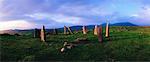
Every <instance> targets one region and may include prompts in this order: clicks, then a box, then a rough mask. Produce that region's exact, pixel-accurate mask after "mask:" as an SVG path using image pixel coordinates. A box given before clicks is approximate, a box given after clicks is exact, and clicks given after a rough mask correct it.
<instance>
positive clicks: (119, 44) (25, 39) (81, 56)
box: [0, 26, 150, 61]
mask: <svg viewBox="0 0 150 62" xmlns="http://www.w3.org/2000/svg"><path fill="white" fill-rule="evenodd" d="M27 34H28V35H22V36H0V40H1V41H0V47H1V49H0V50H1V54H0V56H1V61H150V27H115V26H114V27H110V40H109V41H108V39H106V38H104V42H103V43H99V42H98V39H97V36H95V35H93V30H90V31H89V32H88V34H86V35H83V34H82V32H78V33H75V34H73V35H63V34H62V33H59V35H47V45H46V44H45V43H43V42H41V41H40V39H39V38H33V36H32V34H31V33H27ZM104 34H105V28H103V36H104ZM77 38H87V39H88V40H90V44H85V45H80V46H77V47H75V48H73V49H71V50H68V51H66V52H65V53H61V52H60V49H61V48H62V47H63V43H64V41H67V42H73V40H75V39H77Z"/></svg>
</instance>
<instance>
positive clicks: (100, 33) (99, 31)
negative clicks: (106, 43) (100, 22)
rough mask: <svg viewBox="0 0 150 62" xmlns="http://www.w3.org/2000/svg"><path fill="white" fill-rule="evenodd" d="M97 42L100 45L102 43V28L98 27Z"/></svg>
mask: <svg viewBox="0 0 150 62" xmlns="http://www.w3.org/2000/svg"><path fill="white" fill-rule="evenodd" d="M98 41H99V42H100V43H102V42H103V35H102V26H99V27H98Z"/></svg>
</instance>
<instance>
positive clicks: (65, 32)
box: [64, 26, 67, 34]
mask: <svg viewBox="0 0 150 62" xmlns="http://www.w3.org/2000/svg"><path fill="white" fill-rule="evenodd" d="M64 34H67V27H66V26H64Z"/></svg>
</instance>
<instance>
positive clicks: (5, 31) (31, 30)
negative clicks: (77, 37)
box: [0, 22, 138, 34]
mask: <svg viewBox="0 0 150 62" xmlns="http://www.w3.org/2000/svg"><path fill="white" fill-rule="evenodd" d="M101 25H102V26H103V27H104V26H106V23H104V24H101ZM109 25H110V26H138V25H135V24H132V23H129V22H122V23H115V24H109ZM94 26H95V25H87V26H86V27H87V29H94ZM70 28H71V30H73V31H78V30H82V26H80V25H78V26H71V27H70ZM57 29H58V31H60V32H63V30H64V28H63V27H62V28H57ZM33 31H34V29H28V30H19V29H15V30H4V31H0V34H3V33H9V34H15V33H19V34H20V33H24V32H30V33H33ZM46 32H53V29H46Z"/></svg>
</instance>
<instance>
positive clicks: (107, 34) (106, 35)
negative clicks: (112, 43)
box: [105, 22, 109, 37]
mask: <svg viewBox="0 0 150 62" xmlns="http://www.w3.org/2000/svg"><path fill="white" fill-rule="evenodd" d="M105 37H109V23H108V22H107V24H106V33H105Z"/></svg>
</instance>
